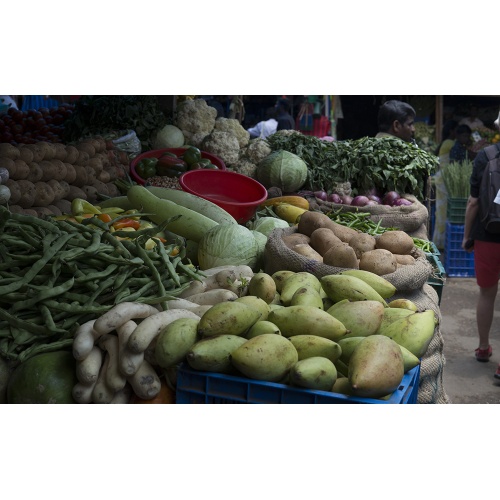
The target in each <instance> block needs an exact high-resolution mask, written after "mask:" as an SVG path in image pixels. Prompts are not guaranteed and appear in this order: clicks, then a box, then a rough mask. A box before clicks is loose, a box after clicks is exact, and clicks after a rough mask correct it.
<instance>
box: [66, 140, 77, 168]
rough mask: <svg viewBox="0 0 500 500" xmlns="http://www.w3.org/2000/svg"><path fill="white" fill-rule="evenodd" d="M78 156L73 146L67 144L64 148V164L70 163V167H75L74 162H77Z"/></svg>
mask: <svg viewBox="0 0 500 500" xmlns="http://www.w3.org/2000/svg"><path fill="white" fill-rule="evenodd" d="M79 156H80V151H78V149H76V148H75V146H73V145H71V144H69V145H67V146H66V158H65V160H64V163H71V164H72V165H75V163H76V160H78V157H79Z"/></svg>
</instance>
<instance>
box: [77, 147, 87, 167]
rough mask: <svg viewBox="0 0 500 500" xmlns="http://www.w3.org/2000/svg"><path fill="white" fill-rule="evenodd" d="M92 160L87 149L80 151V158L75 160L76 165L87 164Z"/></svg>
mask: <svg viewBox="0 0 500 500" xmlns="http://www.w3.org/2000/svg"><path fill="white" fill-rule="evenodd" d="M89 160H90V155H89V154H88V153H87V152H86V151H81V150H79V151H78V158H77V159H76V161H75V165H83V166H85V165H87V163H88V161H89Z"/></svg>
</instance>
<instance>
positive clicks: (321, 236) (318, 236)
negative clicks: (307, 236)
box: [310, 227, 342, 256]
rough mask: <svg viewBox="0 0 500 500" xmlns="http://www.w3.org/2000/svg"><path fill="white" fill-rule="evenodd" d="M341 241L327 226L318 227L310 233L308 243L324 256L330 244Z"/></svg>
mask: <svg viewBox="0 0 500 500" xmlns="http://www.w3.org/2000/svg"><path fill="white" fill-rule="evenodd" d="M341 243H342V240H341V239H340V238H339V237H338V236H336V235H335V233H334V232H333V231H332V230H331V229H329V228H327V227H319V228H318V229H315V230H314V231H313V232H312V234H311V241H310V245H311V246H312V247H313V248H314V250H316V251H317V252H318V253H319V254H320V255H322V256H324V255H325V253H326V252H328V250H330V248H332V246H334V245H336V244H337V245H338V244H341Z"/></svg>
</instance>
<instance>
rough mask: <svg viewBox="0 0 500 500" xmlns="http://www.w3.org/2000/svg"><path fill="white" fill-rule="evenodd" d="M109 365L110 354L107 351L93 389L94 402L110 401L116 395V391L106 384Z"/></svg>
mask: <svg viewBox="0 0 500 500" xmlns="http://www.w3.org/2000/svg"><path fill="white" fill-rule="evenodd" d="M108 366H109V355H108V353H106V354H105V355H104V362H103V364H102V366H101V371H100V372H99V378H98V379H97V382H96V384H95V386H94V390H93V391H92V403H95V404H97V403H110V402H111V400H112V399H113V397H114V395H115V391H113V390H112V389H111V388H110V387H108V385H107V384H106V372H107V370H108Z"/></svg>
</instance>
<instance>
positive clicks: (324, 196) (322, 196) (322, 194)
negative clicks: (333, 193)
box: [314, 190, 328, 201]
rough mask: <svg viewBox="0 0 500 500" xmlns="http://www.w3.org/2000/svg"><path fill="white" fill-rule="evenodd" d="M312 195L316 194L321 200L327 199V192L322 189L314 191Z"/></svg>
mask: <svg viewBox="0 0 500 500" xmlns="http://www.w3.org/2000/svg"><path fill="white" fill-rule="evenodd" d="M314 196H316V198H319V199H320V200H322V201H326V200H327V199H328V193H327V192H326V191H323V190H320V191H314Z"/></svg>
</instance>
